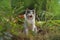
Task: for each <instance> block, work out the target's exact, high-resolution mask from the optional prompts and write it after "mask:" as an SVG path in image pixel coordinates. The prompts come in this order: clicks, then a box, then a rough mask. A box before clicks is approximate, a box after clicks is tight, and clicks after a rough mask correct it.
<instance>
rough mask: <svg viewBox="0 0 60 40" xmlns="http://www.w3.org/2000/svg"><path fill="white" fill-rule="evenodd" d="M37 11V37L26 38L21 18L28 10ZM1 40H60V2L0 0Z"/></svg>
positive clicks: (54, 0) (48, 0) (55, 0)
mask: <svg viewBox="0 0 60 40" xmlns="http://www.w3.org/2000/svg"><path fill="white" fill-rule="evenodd" d="M29 7H31V8H34V9H35V11H36V26H37V27H38V29H39V30H42V32H40V33H39V34H38V35H37V36H33V34H32V35H29V36H28V37H27V36H26V37H25V36H24V35H23V33H22V31H23V29H24V28H23V22H24V19H21V18H19V17H18V16H19V15H20V14H24V10H26V8H29ZM0 40H60V0H0Z"/></svg>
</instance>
